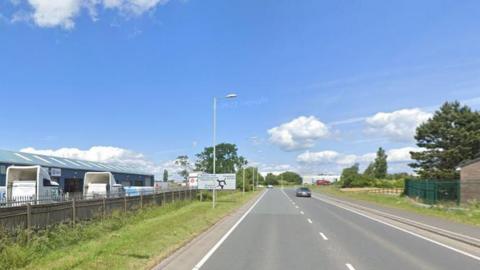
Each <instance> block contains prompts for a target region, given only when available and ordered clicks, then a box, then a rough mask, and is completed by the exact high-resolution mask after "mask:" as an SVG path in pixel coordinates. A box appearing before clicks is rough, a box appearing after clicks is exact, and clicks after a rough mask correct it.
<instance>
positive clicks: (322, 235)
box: [320, 233, 328, 240]
mask: <svg viewBox="0 0 480 270" xmlns="http://www.w3.org/2000/svg"><path fill="white" fill-rule="evenodd" d="M320 236H321V237H322V238H323V240H328V238H327V236H325V234H324V233H320Z"/></svg>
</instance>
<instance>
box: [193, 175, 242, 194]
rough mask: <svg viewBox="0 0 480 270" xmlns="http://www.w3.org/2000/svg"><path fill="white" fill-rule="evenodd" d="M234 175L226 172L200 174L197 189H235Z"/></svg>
mask: <svg viewBox="0 0 480 270" xmlns="http://www.w3.org/2000/svg"><path fill="white" fill-rule="evenodd" d="M235 188H236V176H235V174H233V173H228V174H216V175H215V174H206V173H205V174H201V175H199V176H198V189H216V190H235Z"/></svg>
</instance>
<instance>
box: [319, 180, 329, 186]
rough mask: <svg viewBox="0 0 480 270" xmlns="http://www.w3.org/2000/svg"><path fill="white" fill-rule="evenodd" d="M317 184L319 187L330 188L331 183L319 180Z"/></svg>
mask: <svg viewBox="0 0 480 270" xmlns="http://www.w3.org/2000/svg"><path fill="white" fill-rule="evenodd" d="M316 184H317V186H328V185H330V184H331V183H330V181H328V180H317V182H316Z"/></svg>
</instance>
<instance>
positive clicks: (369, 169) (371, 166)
mask: <svg viewBox="0 0 480 270" xmlns="http://www.w3.org/2000/svg"><path fill="white" fill-rule="evenodd" d="M363 175H365V176H367V177H375V163H374V162H370V164H368V167H367V168H366V169H365V171H364V172H363Z"/></svg>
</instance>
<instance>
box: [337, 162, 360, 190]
mask: <svg viewBox="0 0 480 270" xmlns="http://www.w3.org/2000/svg"><path fill="white" fill-rule="evenodd" d="M359 166H360V165H359V164H358V163H355V164H354V165H353V166H351V167H348V168H345V169H343V170H342V175H341V176H340V184H341V186H342V187H351V185H352V183H353V182H354V181H355V180H356V179H357V178H358V177H360V174H359V173H358V169H359Z"/></svg>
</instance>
